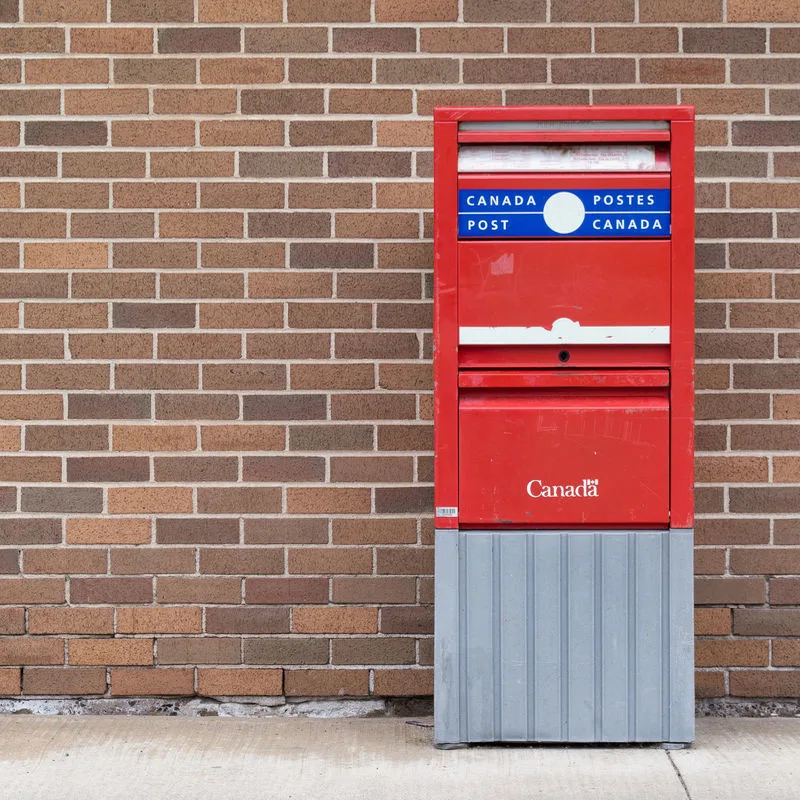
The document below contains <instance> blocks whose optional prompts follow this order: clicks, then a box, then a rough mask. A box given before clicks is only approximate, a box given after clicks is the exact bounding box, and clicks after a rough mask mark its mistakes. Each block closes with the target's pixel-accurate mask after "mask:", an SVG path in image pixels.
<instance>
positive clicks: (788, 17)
mask: <svg viewBox="0 0 800 800" xmlns="http://www.w3.org/2000/svg"><path fill="white" fill-rule="evenodd" d="M798 17H800V3H798V2H797V0H781V2H778V3H769V4H764V3H758V2H756V0H728V22H797V19H798Z"/></svg>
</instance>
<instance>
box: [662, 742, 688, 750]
mask: <svg viewBox="0 0 800 800" xmlns="http://www.w3.org/2000/svg"><path fill="white" fill-rule="evenodd" d="M661 746H662V747H663V748H664V749H665V750H686V748H687V747H691V746H692V744H691V742H662V744H661Z"/></svg>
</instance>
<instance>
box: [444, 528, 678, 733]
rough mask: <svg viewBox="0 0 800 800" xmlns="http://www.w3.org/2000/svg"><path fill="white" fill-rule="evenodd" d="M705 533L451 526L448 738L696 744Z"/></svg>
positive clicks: (447, 548)
mask: <svg viewBox="0 0 800 800" xmlns="http://www.w3.org/2000/svg"><path fill="white" fill-rule="evenodd" d="M693 538H694V537H693V531H691V530H669V531H468V532H464V531H437V532H436V640H435V688H434V722H435V731H434V738H435V741H436V743H437V744H439V745H442V744H452V743H462V742H463V743H466V742H492V741H506V742H667V743H687V742H691V741H693V739H694V642H693V558H692V549H693Z"/></svg>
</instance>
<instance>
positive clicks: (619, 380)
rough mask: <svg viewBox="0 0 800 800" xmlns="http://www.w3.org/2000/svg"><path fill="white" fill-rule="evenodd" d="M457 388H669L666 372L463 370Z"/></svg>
mask: <svg viewBox="0 0 800 800" xmlns="http://www.w3.org/2000/svg"><path fill="white" fill-rule="evenodd" d="M458 385H459V386H460V387H461V388H464V389H514V388H529V387H530V388H571V387H580V386H588V387H600V388H617V387H622V388H628V387H639V386H669V372H668V371H667V370H665V369H645V370H615V369H605V370H602V369H598V370H592V371H591V372H587V371H584V370H576V369H571V370H563V369H562V370H519V371H513V372H512V371H509V370H501V369H493V370H488V371H484V370H462V371H461V372H459V373H458Z"/></svg>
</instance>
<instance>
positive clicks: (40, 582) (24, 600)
mask: <svg viewBox="0 0 800 800" xmlns="http://www.w3.org/2000/svg"><path fill="white" fill-rule="evenodd" d="M64 597H65V594H64V579H63V578H0V605H15V604H20V605H39V604H53V603H63V602H64Z"/></svg>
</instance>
